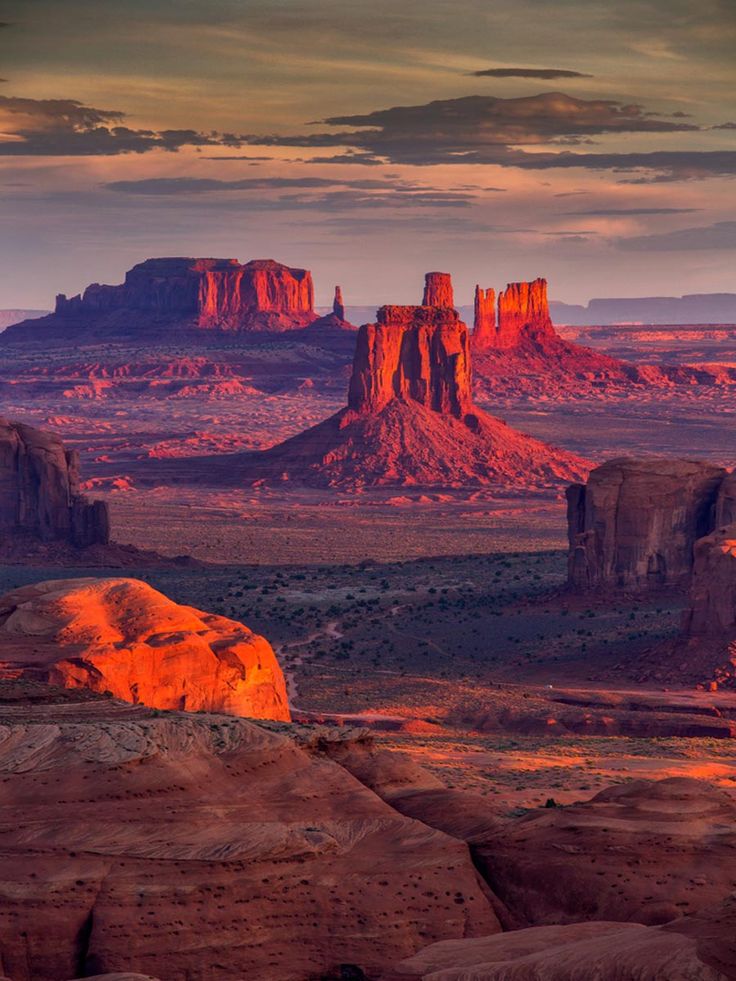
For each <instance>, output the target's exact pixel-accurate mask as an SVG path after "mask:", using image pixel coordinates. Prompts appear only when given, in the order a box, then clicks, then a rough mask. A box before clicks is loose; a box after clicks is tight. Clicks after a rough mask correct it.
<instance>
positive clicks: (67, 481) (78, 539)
mask: <svg viewBox="0 0 736 981" xmlns="http://www.w3.org/2000/svg"><path fill="white" fill-rule="evenodd" d="M0 534H1V535H2V536H3V537H8V538H12V537H13V536H17V535H25V536H29V537H30V538H32V539H37V540H40V541H47V542H50V541H61V542H65V543H67V544H69V545H72V546H74V547H76V548H84V547H86V546H89V545H96V544H103V545H104V544H107V542H108V540H109V535H110V522H109V516H108V510H107V505H106V504H104V503H103V502H102V501H93V502H90V501H89V500H88V499H87V498H86V497H85V496H84V495H83V494H80V493H79V458H78V456H77V454H76V452H74V451H73V450H67V449H66V448H65V447H64V444H63V443H62V441H61V439H60V438H59V437H58V436H56V435H55V434H54V433H47V432H43V431H42V430H40V429H34V428H33V427H32V426H25V425H23V424H22V423H19V422H10V421H9V420H7V419H3V418H2V417H0Z"/></svg>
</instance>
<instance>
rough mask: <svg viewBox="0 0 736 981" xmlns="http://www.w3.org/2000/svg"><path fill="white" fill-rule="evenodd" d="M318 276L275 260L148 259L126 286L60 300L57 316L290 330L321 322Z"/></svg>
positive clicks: (129, 275) (130, 273)
mask: <svg viewBox="0 0 736 981" xmlns="http://www.w3.org/2000/svg"><path fill="white" fill-rule="evenodd" d="M313 307H314V286H313V283H312V275H311V273H310V272H309V271H308V270H306V269H291V268H289V267H288V266H284V265H282V264H281V263H279V262H275V261H274V260H273V259H254V260H253V261H251V262H248V263H246V264H245V265H241V264H240V263H239V262H238V261H237V260H236V259H185V258H173V259H147V260H146V261H145V262H141V263H139V264H138V265H137V266H134V267H133V268H132V269H131V270H129V271H128V273H127V274H126V276H125V282H124V283H122V284H121V285H120V286H100V285H98V284H97V283H94V284H92V285H91V286H88V287H87V289H86V290H85V291H84V294H83V295H82V296H74V297H72V298H71V299H67V298H66V296H64V295H63V294H61V295H60V296H58V297H57V300H56V314H57V316H59V317H62V318H65V319H69V320H75V319H78V318H90V319H94V318H96V317H98V316H100V315H104V314H114V313H117V312H126V311H128V312H130V313H135V314H137V315H138V316H140V315H141V314H147V315H149V316H154V317H160V318H168V319H176V318H181V319H194V320H195V321H196V324H197V325H198V326H200V327H206V328H217V329H224V330H259V329H267V330H287V329H290V328H293V327H303V326H306V325H307V324H308V323H310V322H311V321H312V320H314V318H315V314H314V310H313Z"/></svg>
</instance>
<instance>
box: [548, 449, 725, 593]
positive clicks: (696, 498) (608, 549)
mask: <svg viewBox="0 0 736 981" xmlns="http://www.w3.org/2000/svg"><path fill="white" fill-rule="evenodd" d="M725 475H726V471H725V470H724V469H723V468H722V467H717V466H714V465H712V464H709V463H703V462H699V461H693V460H664V459H644V460H638V459H633V458H628V457H623V458H620V459H616V460H609V461H608V462H606V463H604V464H603V465H602V466H600V467H596V469H595V470H593V471H591V473H590V475H589V477H588V481H587V483H586V484H576V485H573V486H572V487H570V488H569V489H568V491H567V502H568V512H567V514H568V537H569V546H570V551H569V558H568V580H569V583H570V585H571V586H572V587H573V588H574V589H576V590H587V589H600V588H606V587H613V588H626V589H632V590H641V589H647V588H650V587H659V586H663V585H671V584H683V583H686V582H687V581H688V578H689V576H690V573H691V571H692V567H693V561H694V546H695V542H696V541H697V540H698V539H699V538H702V537H703V535H707V534H708V532H710V531H711V530H712V528H713V522H714V520H715V510H716V500H717V498H718V492H719V488H720V487H721V484H722V482H723V479H724V477H725Z"/></svg>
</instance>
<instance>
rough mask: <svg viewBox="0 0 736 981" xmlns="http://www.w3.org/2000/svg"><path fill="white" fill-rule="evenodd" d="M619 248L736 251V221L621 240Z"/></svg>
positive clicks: (665, 250)
mask: <svg viewBox="0 0 736 981" xmlns="http://www.w3.org/2000/svg"><path fill="white" fill-rule="evenodd" d="M617 244H618V246H619V248H621V249H627V250H631V251H635V252H650V251H651V252H690V251H694V250H698V249H736V221H719V222H716V223H715V224H714V225H706V226H704V227H701V228H681V229H679V230H678V231H674V232H664V233H663V234H661V235H638V236H636V237H635V238H624V239H619V241H618V243H617Z"/></svg>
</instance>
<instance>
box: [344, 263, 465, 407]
mask: <svg viewBox="0 0 736 981" xmlns="http://www.w3.org/2000/svg"><path fill="white" fill-rule="evenodd" d="M430 275H432V274H431V273H430ZM393 399H400V400H402V401H404V402H417V403H419V404H420V405H423V406H425V407H426V408H428V409H432V410H433V411H434V412H440V413H446V414H448V415H453V416H455V417H456V418H458V419H459V418H462V416H464V415H465V413H466V412H467V411H468V410H469V409H470V406H471V402H472V398H471V394H470V359H469V354H468V331H467V328H466V327H465V324H464V323H463V322H462V321H461V320H460V318H459V316H458V314H457V313H456V312H455V311H454V310H451V309H449V308H448V307H446V306H443V307H433V306H421V307H400V306H386V307H381V309H380V310H379V311H378V314H377V322H376V323H375V324H365V325H364V326H363V327H361V328H360V331H359V332H358V340H357V344H356V348H355V358H354V360H353V374H352V377H351V379H350V388H349V391H348V408H350V409H353V410H354V411H355V412H361V413H377V412H380V411H381V409H383V408H384V406H386V405H387V404H388V403H389V402H390V401H392V400H393Z"/></svg>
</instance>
